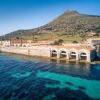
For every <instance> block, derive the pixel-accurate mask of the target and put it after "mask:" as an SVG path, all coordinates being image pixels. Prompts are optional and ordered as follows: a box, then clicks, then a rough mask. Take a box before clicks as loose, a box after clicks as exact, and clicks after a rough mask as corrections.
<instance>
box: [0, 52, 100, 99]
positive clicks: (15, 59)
mask: <svg viewBox="0 0 100 100" xmlns="http://www.w3.org/2000/svg"><path fill="white" fill-rule="evenodd" d="M0 100H100V64H85V63H75V62H70V63H64V62H63V61H61V63H57V62H56V61H55V60H47V59H43V58H36V57H35V58H34V57H27V56H21V55H14V54H6V53H0Z"/></svg>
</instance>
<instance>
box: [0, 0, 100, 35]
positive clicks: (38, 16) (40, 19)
mask: <svg viewBox="0 0 100 100" xmlns="http://www.w3.org/2000/svg"><path fill="white" fill-rule="evenodd" d="M66 10H77V11H79V12H81V13H85V14H93V15H100V0H0V35H2V34H6V33H9V32H12V31H15V30H18V29H30V28H35V27H38V26H41V25H44V24H46V23H47V22H49V21H51V20H52V19H54V18H55V17H57V16H59V15H60V14H62V13H63V12H64V11H66Z"/></svg>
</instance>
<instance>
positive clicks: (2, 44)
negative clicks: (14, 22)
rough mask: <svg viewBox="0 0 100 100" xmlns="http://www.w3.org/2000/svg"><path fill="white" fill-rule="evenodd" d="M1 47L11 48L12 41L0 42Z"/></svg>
mask: <svg viewBox="0 0 100 100" xmlns="http://www.w3.org/2000/svg"><path fill="white" fill-rule="evenodd" d="M0 45H1V46H3V47H8V46H10V41H9V40H6V41H0Z"/></svg>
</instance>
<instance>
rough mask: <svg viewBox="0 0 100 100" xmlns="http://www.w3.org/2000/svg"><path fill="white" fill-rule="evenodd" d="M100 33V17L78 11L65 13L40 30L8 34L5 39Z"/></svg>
mask: <svg viewBox="0 0 100 100" xmlns="http://www.w3.org/2000/svg"><path fill="white" fill-rule="evenodd" d="M91 30H92V31H95V32H97V33H100V16H94V15H86V14H80V13H79V12H77V11H70V12H68V11H67V12H65V13H63V14H62V15H61V16H59V17H58V18H56V19H55V20H53V21H52V22H50V23H48V24H46V25H44V26H41V27H39V28H35V29H30V30H18V31H15V32H11V33H9V34H6V35H5V37H6V38H9V37H18V36H21V35H22V36H23V37H31V36H32V35H33V34H36V35H37V36H39V37H41V36H42V35H41V34H46V35H50V34H52V35H54V34H56V33H57V34H64V35H67V34H71V35H76V34H85V33H86V32H89V31H91Z"/></svg>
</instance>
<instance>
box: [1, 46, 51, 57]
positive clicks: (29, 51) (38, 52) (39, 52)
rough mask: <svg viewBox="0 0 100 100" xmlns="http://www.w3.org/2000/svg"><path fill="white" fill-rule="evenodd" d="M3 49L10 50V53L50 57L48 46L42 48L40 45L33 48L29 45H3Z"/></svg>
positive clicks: (3, 50) (4, 50)
mask: <svg viewBox="0 0 100 100" xmlns="http://www.w3.org/2000/svg"><path fill="white" fill-rule="evenodd" d="M1 51H2V52H8V53H16V54H24V55H31V56H43V57H50V50H49V48H46V47H44V48H41V47H38V46H34V47H31V48H27V47H2V48H1Z"/></svg>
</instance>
